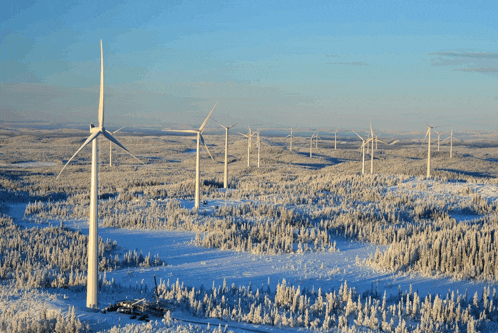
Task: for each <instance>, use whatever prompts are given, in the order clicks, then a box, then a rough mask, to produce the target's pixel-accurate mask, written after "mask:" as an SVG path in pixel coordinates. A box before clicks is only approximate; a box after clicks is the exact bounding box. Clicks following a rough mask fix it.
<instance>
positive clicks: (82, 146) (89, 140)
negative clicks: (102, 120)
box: [55, 131, 102, 180]
mask: <svg viewBox="0 0 498 333" xmlns="http://www.w3.org/2000/svg"><path fill="white" fill-rule="evenodd" d="M100 133H102V132H101V131H98V132H95V133H93V134H92V135H90V136H89V137H88V138H87V139H86V141H85V142H84V143H83V144H82V145H81V147H80V149H78V150H77V151H76V153H74V155H73V156H72V157H71V158H70V159H69V161H67V163H66V164H65V165H64V167H63V168H62V170H61V171H60V172H59V174H58V175H57V178H55V180H57V179H59V176H60V175H61V173H62V171H64V169H65V168H66V167H67V165H68V164H69V162H71V161H72V160H73V158H74V157H75V156H76V155H78V153H79V152H80V150H81V149H83V148H84V147H85V146H86V145H87V144H89V143H90V142H92V140H93V139H95V138H96V137H97V136H99V134H100Z"/></svg>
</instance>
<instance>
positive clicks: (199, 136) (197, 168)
mask: <svg viewBox="0 0 498 333" xmlns="http://www.w3.org/2000/svg"><path fill="white" fill-rule="evenodd" d="M217 105H218V102H216V104H215V105H214V107H213V109H212V110H211V112H209V114H208V116H207V117H206V119H205V120H204V122H203V123H202V125H201V127H199V129H197V130H169V129H167V130H163V131H165V132H177V133H190V134H196V136H197V150H196V155H195V206H194V207H195V208H199V207H200V201H201V194H200V144H201V143H202V144H203V145H204V148H205V149H206V151H207V153H208V154H209V156H210V157H211V159H212V160H213V161H214V158H213V155H211V152H210V151H209V149H208V147H207V145H206V142H205V141H204V137H203V136H202V131H204V128H205V127H206V125H207V122H208V120H209V117H211V114H212V113H213V111H214V109H216V106H217Z"/></svg>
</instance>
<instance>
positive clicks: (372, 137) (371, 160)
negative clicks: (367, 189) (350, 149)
mask: <svg viewBox="0 0 498 333" xmlns="http://www.w3.org/2000/svg"><path fill="white" fill-rule="evenodd" d="M377 141H378V142H382V143H384V144H386V145H387V144H388V143H387V142H384V141H382V140H379V139H378V138H377V137H376V136H375V135H374V132H373V128H372V123H370V138H368V140H367V141H366V142H365V144H366V145H368V143H369V142H370V147H371V148H372V149H371V155H370V157H371V158H370V174H373V165H374V142H375V143H376V142H377Z"/></svg>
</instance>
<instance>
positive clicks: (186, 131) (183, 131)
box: [161, 129, 197, 134]
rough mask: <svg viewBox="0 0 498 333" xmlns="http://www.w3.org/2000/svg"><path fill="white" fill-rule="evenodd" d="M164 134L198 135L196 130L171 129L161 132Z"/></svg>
mask: <svg viewBox="0 0 498 333" xmlns="http://www.w3.org/2000/svg"><path fill="white" fill-rule="evenodd" d="M161 131H162V132H174V133H192V134H197V131H196V130H170V129H163V130H161Z"/></svg>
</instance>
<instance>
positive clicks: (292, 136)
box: [286, 127, 294, 151]
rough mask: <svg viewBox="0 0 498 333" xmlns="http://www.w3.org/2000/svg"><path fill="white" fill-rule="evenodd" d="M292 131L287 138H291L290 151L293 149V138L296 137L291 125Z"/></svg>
mask: <svg viewBox="0 0 498 333" xmlns="http://www.w3.org/2000/svg"><path fill="white" fill-rule="evenodd" d="M290 130H291V132H290V134H289V135H287V136H286V138H290V149H289V150H290V151H292V139H293V138H294V135H293V134H292V127H291V129H290Z"/></svg>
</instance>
